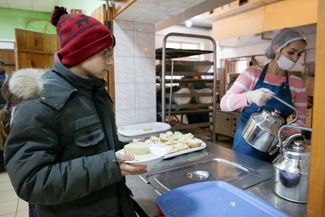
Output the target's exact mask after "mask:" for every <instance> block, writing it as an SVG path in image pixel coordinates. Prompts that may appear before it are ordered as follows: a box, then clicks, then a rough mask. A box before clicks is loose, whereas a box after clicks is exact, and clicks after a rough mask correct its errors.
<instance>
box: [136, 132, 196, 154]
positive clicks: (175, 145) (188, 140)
mask: <svg viewBox="0 0 325 217" xmlns="http://www.w3.org/2000/svg"><path fill="white" fill-rule="evenodd" d="M132 143H145V144H164V145H166V146H168V148H169V149H170V152H171V153H173V152H178V151H183V150H186V149H190V148H195V147H200V146H201V144H202V141H201V140H199V139H197V138H194V136H193V134H191V133H187V134H182V133H181V132H178V131H175V132H174V133H173V132H172V131H167V132H166V133H161V134H160V135H159V136H151V137H150V138H148V139H146V140H145V141H141V140H140V139H133V141H132Z"/></svg>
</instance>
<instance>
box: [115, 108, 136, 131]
mask: <svg viewBox="0 0 325 217" xmlns="http://www.w3.org/2000/svg"><path fill="white" fill-rule="evenodd" d="M135 123H137V120H136V110H132V109H131V110H120V111H117V112H116V125H117V127H123V126H125V125H129V124H135Z"/></svg>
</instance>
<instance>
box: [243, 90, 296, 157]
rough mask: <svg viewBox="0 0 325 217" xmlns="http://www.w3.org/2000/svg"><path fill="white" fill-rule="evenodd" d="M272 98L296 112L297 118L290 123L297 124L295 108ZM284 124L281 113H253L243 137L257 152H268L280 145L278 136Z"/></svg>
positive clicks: (264, 111)
mask: <svg viewBox="0 0 325 217" xmlns="http://www.w3.org/2000/svg"><path fill="white" fill-rule="evenodd" d="M272 97H273V98H275V99H276V100H278V101H280V102H282V103H283V104H285V105H286V106H288V107H289V108H291V109H292V110H294V112H295V116H294V117H295V118H294V119H293V120H292V121H291V122H290V123H293V122H295V121H296V120H297V118H298V115H297V114H298V113H297V110H296V109H295V107H293V106H292V105H290V104H289V103H287V102H285V101H283V100H282V99H280V98H278V97H277V96H275V95H272ZM290 123H288V124H290ZM283 124H285V119H284V118H283V117H282V116H281V113H280V112H279V111H277V110H273V111H267V110H263V111H262V112H259V113H253V114H252V115H251V116H250V118H249V120H248V121H247V123H246V125H245V127H244V129H243V131H242V135H243V137H244V139H245V140H246V142H247V143H248V144H250V145H251V146H253V147H254V148H256V149H257V150H260V151H262V152H267V151H270V150H271V148H272V147H275V146H276V145H277V144H278V142H279V141H278V137H277V135H278V131H279V129H280V127H281V126H282V125H283Z"/></svg>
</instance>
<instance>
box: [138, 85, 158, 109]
mask: <svg viewBox="0 0 325 217" xmlns="http://www.w3.org/2000/svg"><path fill="white" fill-rule="evenodd" d="M135 101H136V108H137V109H139V108H152V107H156V85H155V84H151V83H147V84H146V83H141V84H136V100H135Z"/></svg>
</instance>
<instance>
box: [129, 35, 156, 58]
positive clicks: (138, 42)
mask: <svg viewBox="0 0 325 217" xmlns="http://www.w3.org/2000/svg"><path fill="white" fill-rule="evenodd" d="M134 44H135V56H136V57H151V58H154V57H155V34H154V33H148V32H135V34H134Z"/></svg>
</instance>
